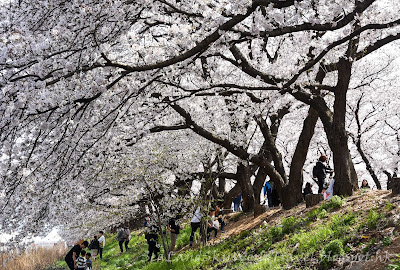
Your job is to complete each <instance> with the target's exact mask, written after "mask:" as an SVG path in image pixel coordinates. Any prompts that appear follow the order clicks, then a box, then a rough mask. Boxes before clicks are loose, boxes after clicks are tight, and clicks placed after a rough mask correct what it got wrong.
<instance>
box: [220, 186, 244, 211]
mask: <svg viewBox="0 0 400 270" xmlns="http://www.w3.org/2000/svg"><path fill="white" fill-rule="evenodd" d="M240 191H241V189H240V185H239V184H238V183H236V185H235V186H234V187H233V188H232V189H231V190H229V192H228V193H226V194H225V196H224V209H231V206H232V202H233V199H235V197H236V196H237V195H238V194H239V193H240Z"/></svg>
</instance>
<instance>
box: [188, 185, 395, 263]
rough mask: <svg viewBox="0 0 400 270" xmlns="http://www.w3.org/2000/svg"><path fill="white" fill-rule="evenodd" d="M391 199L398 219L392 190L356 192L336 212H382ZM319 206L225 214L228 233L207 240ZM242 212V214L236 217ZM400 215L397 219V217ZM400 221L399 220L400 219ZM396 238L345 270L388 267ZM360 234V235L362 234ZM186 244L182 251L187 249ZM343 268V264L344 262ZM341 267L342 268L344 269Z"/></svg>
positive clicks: (382, 234)
mask: <svg viewBox="0 0 400 270" xmlns="http://www.w3.org/2000/svg"><path fill="white" fill-rule="evenodd" d="M388 202H390V203H391V204H392V205H393V210H391V211H390V212H389V215H392V217H395V219H396V220H397V219H398V216H400V214H399V210H400V196H392V195H391V192H390V191H369V192H366V191H357V192H355V194H354V195H353V196H351V197H349V198H347V199H346V204H345V205H344V206H343V207H342V208H341V209H339V210H337V211H336V213H340V212H348V211H349V209H350V210H351V211H353V212H359V213H361V214H362V215H365V216H367V215H368V213H369V211H370V210H371V209H375V210H376V211H378V212H379V211H383V209H384V207H385V205H386V204H388ZM319 206H320V205H316V206H314V207H312V208H306V206H305V204H304V203H303V204H299V205H298V206H296V207H294V208H292V209H290V210H283V209H282V208H272V209H269V210H267V212H265V213H263V214H261V215H260V216H258V217H256V218H254V216H253V214H252V213H248V214H245V213H239V214H238V213H231V214H227V215H225V216H224V219H225V221H226V222H227V225H226V227H225V233H220V231H219V232H218V237H217V238H216V239H212V240H211V241H209V242H208V244H210V245H215V244H217V243H219V242H221V241H223V240H224V239H226V238H230V237H233V236H235V235H238V234H240V233H241V232H243V231H248V230H252V229H255V228H257V227H259V226H260V225H261V224H265V223H266V224H269V225H276V224H280V223H281V222H282V219H283V218H288V217H290V216H296V217H298V216H304V215H305V214H306V213H307V212H309V211H311V210H313V209H314V208H318V207H319ZM237 215H240V216H237ZM396 216H397V218H396ZM399 220H400V219H399ZM393 231H400V228H397V227H396V226H395V225H393V226H392V227H390V228H387V229H385V230H383V231H367V232H364V234H363V235H364V236H365V237H367V238H369V239H372V238H377V239H382V238H383V237H387V236H390V235H393ZM397 235H398V236H397V237H396V238H394V239H393V238H392V244H391V245H389V246H386V247H380V248H379V249H378V250H377V251H375V254H374V255H373V256H372V257H371V258H370V259H369V260H368V261H364V262H354V263H351V264H348V265H347V266H346V267H345V269H346V270H370V269H374V270H375V269H376V270H380V269H382V270H383V269H385V268H386V267H387V265H388V264H389V263H390V260H392V259H395V258H398V255H399V254H400V236H399V233H397ZM360 237H361V235H360ZM187 248H188V247H184V248H183V249H182V250H185V249H187ZM342 267H343V265H342ZM342 267H341V269H343V268H342Z"/></svg>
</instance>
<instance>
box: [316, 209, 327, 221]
mask: <svg viewBox="0 0 400 270" xmlns="http://www.w3.org/2000/svg"><path fill="white" fill-rule="evenodd" d="M317 217H318V218H319V219H323V218H327V217H328V212H327V211H326V210H325V209H322V210H321V211H320V212H319V213H318V215H317Z"/></svg>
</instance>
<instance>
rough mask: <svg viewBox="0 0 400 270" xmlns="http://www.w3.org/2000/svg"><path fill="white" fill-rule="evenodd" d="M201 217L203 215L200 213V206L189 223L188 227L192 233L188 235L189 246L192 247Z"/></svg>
mask: <svg viewBox="0 0 400 270" xmlns="http://www.w3.org/2000/svg"><path fill="white" fill-rule="evenodd" d="M202 217H203V214H202V213H201V212H200V206H198V207H197V209H196V212H195V213H194V215H193V218H192V220H191V222H190V227H191V228H192V232H191V233H190V240H189V246H192V245H193V238H194V234H195V233H196V231H197V229H198V228H200V221H201V218H202Z"/></svg>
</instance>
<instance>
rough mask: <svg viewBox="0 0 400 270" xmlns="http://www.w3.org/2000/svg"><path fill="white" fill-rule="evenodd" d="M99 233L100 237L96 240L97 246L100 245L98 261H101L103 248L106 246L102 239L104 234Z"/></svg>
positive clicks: (104, 240)
mask: <svg viewBox="0 0 400 270" xmlns="http://www.w3.org/2000/svg"><path fill="white" fill-rule="evenodd" d="M99 233H100V236H99V239H98V240H99V245H100V248H99V255H100V259H103V248H104V246H105V245H106V239H105V238H104V232H103V231H100V232H99Z"/></svg>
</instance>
